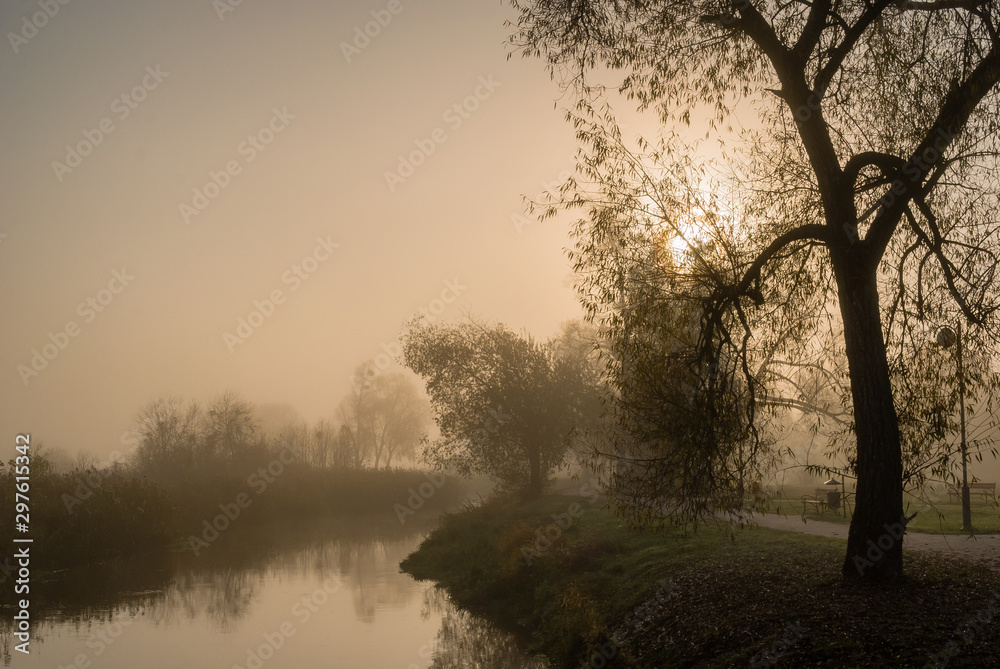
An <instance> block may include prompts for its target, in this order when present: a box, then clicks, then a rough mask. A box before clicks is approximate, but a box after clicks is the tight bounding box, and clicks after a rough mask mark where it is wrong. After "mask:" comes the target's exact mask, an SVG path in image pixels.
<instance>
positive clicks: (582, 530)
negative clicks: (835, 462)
mask: <svg viewBox="0 0 1000 669" xmlns="http://www.w3.org/2000/svg"><path fill="white" fill-rule="evenodd" d="M799 513H801V505H800V507H799ZM844 550H845V543H844V542H843V541H840V540H836V539H827V538H823V537H814V536H807V535H802V534H796V533H791V532H778V531H774V530H769V529H766V528H760V529H755V530H744V531H738V532H737V533H736V534H734V535H731V534H728V533H727V532H726V531H724V530H722V529H719V528H713V527H702V528H700V529H699V530H698V531H697V533H689V534H687V535H685V534H683V533H682V532H680V531H672V532H663V533H657V534H651V533H634V532H630V531H627V530H626V529H624V528H623V527H622V526H621V525H620V523H619V522H618V520H617V519H616V518H615V517H614V516H613V515H611V514H610V513H609V512H608V511H606V510H605V509H603V508H602V507H601V505H600V503H593V502H592V500H590V499H588V498H585V497H583V498H581V497H572V496H563V495H552V496H548V497H545V498H542V499H540V500H537V501H534V502H531V503H516V502H513V501H510V500H496V501H492V502H490V503H488V504H486V505H484V506H482V507H479V508H477V509H473V510H468V511H465V512H463V513H460V514H456V515H450V516H447V517H445V519H444V520H443V522H442V525H441V526H440V527H439V528H438V529H437V530H436V531H434V532H433V533H432V534H431V535H430V536H429V537H428V538H427V539H426V540H425V541H424V543H423V544H422V545H421V547H420V549H419V550H418V551H417V552H416V553H414V554H413V555H411V556H410V557H408V558H407V559H406V560H405V561H404V562H403V564H402V568H403V570H404V571H407V572H409V573H411V574H413V575H414V576H415V577H417V578H422V579H433V580H435V581H438V582H439V584H441V585H442V586H443V587H445V588H446V589H447V590H448V591H449V592H450V594H451V596H452V598H453V599H454V600H455V601H456V602H457V603H458V604H459V605H461V606H464V607H466V608H469V609H470V610H473V611H475V612H477V613H480V614H484V615H486V616H489V617H491V618H492V619H494V620H495V621H497V622H499V623H501V624H505V625H507V626H509V627H514V628H517V629H519V630H520V631H522V632H525V633H528V634H529V635H530V638H531V642H532V650H534V651H538V652H542V653H545V654H546V655H547V656H548V657H549V658H551V659H552V660H553V661H554V664H555V666H559V667H574V668H577V667H588V666H590V667H605V666H607V667H637V668H638V667H657V668H661V667H662V668H665V667H708V668H722V667H758V668H759V667H838V668H840V667H925V666H945V665H944V662H945V661H947V666H949V667H984V666H997V664H996V659H995V649H996V648H997V644H998V643H1000V576H998V575H997V574H995V573H993V572H989V571H987V570H985V569H980V568H973V567H969V566H967V565H964V564H961V563H954V562H951V561H948V560H945V559H941V558H929V557H926V556H922V555H915V554H911V553H909V552H907V553H906V554H905V564H906V570H907V578H906V579H905V580H904V581H902V582H900V583H899V584H896V585H895V586H894V587H886V588H860V589H855V588H851V587H847V586H845V585H843V584H842V583H841V580H840V567H841V564H842V562H843V558H844ZM609 656H611V659H610V660H607V658H608V657H609Z"/></svg>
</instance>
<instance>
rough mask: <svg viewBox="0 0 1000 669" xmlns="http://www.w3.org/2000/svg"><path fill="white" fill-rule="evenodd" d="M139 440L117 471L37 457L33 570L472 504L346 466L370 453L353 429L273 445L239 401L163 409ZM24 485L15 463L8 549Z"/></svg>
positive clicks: (388, 473)
mask: <svg viewBox="0 0 1000 669" xmlns="http://www.w3.org/2000/svg"><path fill="white" fill-rule="evenodd" d="M134 432H135V434H136V437H137V442H136V444H135V448H134V449H133V451H132V452H131V453H129V454H128V457H127V458H126V459H125V461H124V462H121V461H119V462H115V463H113V464H109V465H106V466H94V465H85V466H77V467H75V468H73V469H72V470H70V471H57V470H56V468H55V467H53V465H52V462H51V461H50V460H49V459H48V458H47V457H46V455H45V451H44V448H40V449H39V448H37V447H34V448H33V449H32V453H31V456H32V459H31V465H30V485H31V488H30V492H29V495H28V496H29V498H30V503H29V507H30V533H29V535H30V536H31V537H32V538H33V539H34V540H35V544H34V545H35V547H36V548H35V551H34V553H33V565H37V566H38V567H40V568H43V569H53V568H61V567H69V566H73V565H78V564H84V563H90V562H96V561H106V560H112V559H117V558H122V557H128V556H131V555H135V554H139V553H143V552H148V551H157V550H164V549H167V548H171V547H176V548H179V549H184V550H187V549H192V550H195V552H196V553H198V552H199V551H201V550H209V547H210V546H211V544H212V543H213V542H214V541H215V540H216V539H217V538H218V537H219V536H221V535H222V534H224V533H226V532H228V531H229V530H230V529H231V528H236V527H239V528H240V529H244V528H249V527H253V526H254V525H261V524H264V523H269V522H273V521H283V520H298V519H303V518H311V517H319V516H324V515H360V514H377V515H384V516H385V517H387V518H393V519H396V518H398V519H399V520H400V522H405V520H407V519H408V518H409V517H410V516H412V515H413V513H411V512H412V511H415V510H420V513H426V512H428V510H429V509H441V508H445V507H447V506H448V505H449V504H454V503H455V502H457V501H458V499H459V497H460V496H461V494H462V490H461V488H460V486H459V485H458V483H457V482H456V481H454V480H452V479H446V478H444V477H439V476H434V477H428V475H427V474H426V473H424V472H420V471H415V470H412V469H411V470H400V469H392V470H390V469H373V468H366V467H365V461H364V459H363V458H360V457H346V456H347V455H348V454H350V455H357V454H358V451H357V450H356V449H354V441H355V440H354V439H352V438H350V431H349V429H341V430H338V433H337V434H336V435H334V436H333V438H331V439H329V440H328V439H326V435H324V434H323V433H322V431H321V430H318V431H317V430H294V431H289V432H288V433H286V434H284V435H278V436H269V435H266V434H263V433H262V432H261V431H260V430H259V429H258V428H257V425H256V423H255V420H254V416H253V411H252V408H251V406H250V405H249V404H247V403H245V402H243V401H242V400H240V399H239V398H238V396H236V395H234V394H232V393H227V394H226V395H223V396H222V397H221V398H220V399H219V400H217V401H216V402H215V403H214V404H213V405H212V406H210V407H209V409H208V410H207V411H204V412H202V411H201V410H200V409H198V408H197V407H196V406H195V405H188V406H187V407H182V406H181V404H180V403H179V402H176V401H157V402H153V403H151V404H150V405H148V406H147V407H145V408H144V409H143V410H142V412H140V414H139V416H138V418H137V422H136V426H135V428H134ZM295 432H297V433H298V434H294V433H295ZM291 436H299V437H301V439H300V440H296V441H293V440H290V439H289V438H288V437H291ZM338 446H339V447H342V448H337V447H338ZM14 484H15V481H14V462H13V460H11V462H10V463H8V467H6V468H5V469H4V470H3V471H0V499H3V500H5V502H4V503H3V504H2V508H3V509H5V510H9V512H5V513H4V514H3V516H4V518H3V519H2V521H0V541H2V542H4V543H6V544H7V545H10V542H11V539H12V538H13V535H14V534H15V523H14V505H13V504H12V503H8V502H7V500H9V501H10V502H13V500H14V493H15V488H14ZM411 500H418V502H419V505H418V504H416V503H413V502H412V501H411ZM399 505H402V506H399ZM414 507H416V509H414ZM400 508H405V509H408V510H409V512H408V513H406V514H401V513H400V512H399V510H400ZM6 567H7V565H4V564H3V561H2V560H0V581H3V580H6V578H9V570H8V569H7V568H6Z"/></svg>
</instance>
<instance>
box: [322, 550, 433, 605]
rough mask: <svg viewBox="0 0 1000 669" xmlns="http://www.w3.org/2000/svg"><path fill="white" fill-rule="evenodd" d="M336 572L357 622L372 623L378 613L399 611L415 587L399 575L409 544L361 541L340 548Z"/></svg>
mask: <svg viewBox="0 0 1000 669" xmlns="http://www.w3.org/2000/svg"><path fill="white" fill-rule="evenodd" d="M341 549H342V550H341V556H340V557H341V559H340V572H341V573H343V574H349V577H348V583H349V584H350V587H351V595H352V597H353V600H354V614H355V615H356V616H357V618H358V620H360V621H362V622H366V623H374V622H375V614H376V613H377V612H378V611H379V610H380V609H387V608H400V607H402V606H403V605H405V604H406V603H407V602H408V601H410V599H411V598H412V597H413V596H414V595H415V594H416V593H417V591H418V590H419V587H420V586H418V585H417V584H416V583H414V582H413V580H412V579H410V578H409V577H406V576H403V575H402V574H400V573H399V568H398V565H399V563H400V562H401V561H402V560H403V558H405V557H406V556H407V555H408V554H409V553H410V551H411V550H412V545H410V543H409V542H399V541H378V540H371V541H364V542H352V543H350V544H346V545H344V544H341Z"/></svg>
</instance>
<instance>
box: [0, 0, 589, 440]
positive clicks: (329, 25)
mask: <svg viewBox="0 0 1000 669" xmlns="http://www.w3.org/2000/svg"><path fill="white" fill-rule="evenodd" d="M393 9H394V10H398V11H397V12H396V13H392V12H390V11H389V10H388V9H386V6H385V3H381V4H380V3H375V4H371V3H361V2H346V3H321V2H291V3H282V4H280V5H278V4H277V3H259V2H257V3H255V2H244V3H240V4H238V3H229V4H227V3H224V2H216V3H214V4H213V3H211V2H205V1H202V0H199V1H198V2H192V1H186V2H177V3H170V4H169V5H166V4H163V3H153V2H138V3H125V2H103V3H97V4H88V5H82V4H76V3H69V4H65V5H63V4H59V5H58V10H57V11H56V13H55V15H53V16H52V17H51V18H48V19H45V20H44V21H43V20H42V19H39V20H38V21H37V22H38V23H42V24H43V25H42V26H41V27H37V28H36V27H34V26H33V24H32V26H30V27H25V23H24V22H25V21H26V20H27V21H29V22H30V21H31V19H32V17H33V13H34V12H36V11H40V10H39V9H38V7H36V5H35V3H28V2H22V3H7V4H5V5H4V6H3V8H2V9H0V24H2V25H3V27H4V28H5V30H4V33H5V34H7V33H8V31H15V32H16V34H17V35H21V34H22V33H23V35H28V36H30V38H24V37H17V38H10V37H8V38H7V39H6V40H5V41H7V42H8V43H7V44H5V46H4V49H5V51H4V56H3V59H2V60H0V86H2V87H3V90H4V91H5V94H4V96H3V100H2V101H0V109H2V114H3V118H4V124H3V128H2V130H0V132H2V133H3V139H2V141H0V147H2V149H0V150H2V161H0V163H2V165H0V170H2V172H0V181H2V183H3V190H4V201H5V208H4V216H3V222H2V224H0V233H2V236H0V273H2V281H3V283H4V285H5V286H6V289H5V290H4V291H2V294H0V309H2V311H3V313H4V314H5V318H4V328H3V341H4V346H3V351H2V354H0V355H2V359H0V360H2V361H0V364H2V366H3V368H4V369H5V370H6V373H5V374H4V375H3V380H2V382H0V405H2V408H0V411H2V423H3V424H4V425H7V426H9V429H10V430H18V431H30V432H31V433H32V435H33V438H34V439H36V440H37V441H40V442H43V443H45V444H47V445H48V446H51V447H58V448H60V449H63V450H66V451H68V452H70V453H73V452H76V451H78V450H81V449H82V450H86V451H89V452H92V453H94V454H96V455H97V456H104V455H107V454H108V453H110V452H111V451H113V450H116V449H120V448H121V446H122V443H123V434H124V432H125V431H126V430H127V429H128V427H129V425H130V423H131V420H132V417H133V415H134V414H135V412H136V411H137V410H138V409H139V408H140V406H142V405H143V404H145V403H146V402H147V401H149V400H150V399H152V398H154V397H165V396H180V397H185V398H191V399H196V400H199V401H208V400H209V399H210V398H211V397H214V396H215V395H217V394H218V393H220V392H222V391H224V390H226V389H229V388H239V389H240V391H241V392H242V394H243V396H244V397H245V398H246V399H247V400H248V401H250V402H253V403H255V404H273V403H282V404H289V405H291V406H292V407H294V409H295V410H296V411H297V412H298V413H299V414H301V416H302V417H304V418H305V419H306V420H309V421H313V420H318V419H320V418H324V417H328V416H329V415H330V414H331V412H332V411H333V409H334V407H335V405H336V403H337V401H338V400H339V399H340V397H341V396H342V395H343V394H344V393H345V392H346V391H347V389H348V387H349V379H350V375H351V373H352V371H353V370H354V368H355V367H356V366H357V365H358V364H359V363H360V362H362V361H363V360H365V359H369V358H375V357H376V356H378V355H379V354H383V353H387V352H388V353H389V354H391V353H392V351H393V349H394V347H395V342H396V339H397V337H398V336H399V333H400V329H401V327H402V325H403V323H404V322H405V321H407V320H409V319H410V318H411V317H412V316H413V315H415V314H420V313H423V312H426V313H428V314H430V315H431V316H432V318H434V319H445V320H448V319H452V318H458V317H459V316H460V315H461V314H462V313H465V312H473V313H483V314H489V315H490V317H492V318H496V319H497V320H500V321H503V322H506V323H508V324H509V325H510V326H511V327H514V328H516V329H520V328H525V329H527V330H529V331H531V332H532V333H534V334H536V335H537V336H540V337H548V336H551V335H552V334H554V333H555V331H556V328H557V326H558V324H559V323H560V322H561V321H564V320H566V319H568V318H573V317H576V316H577V315H578V314H579V307H578V306H577V304H576V302H575V299H574V296H573V294H572V291H571V290H570V288H568V287H567V282H566V280H565V279H566V276H567V274H568V273H569V269H568V265H567V263H566V260H565V257H564V255H563V248H564V247H565V246H567V245H568V240H567V237H566V227H565V226H560V225H557V224H552V223H546V224H538V223H535V222H532V221H530V220H529V219H526V218H524V217H522V215H521V214H522V212H523V210H524V207H523V203H522V201H521V196H522V195H528V196H536V195H537V194H538V193H539V192H541V191H542V190H543V189H544V187H545V184H547V183H551V182H554V181H556V180H557V179H558V177H559V175H560V173H563V172H565V171H566V170H568V169H569V168H570V167H571V166H572V156H573V152H574V141H573V136H572V130H571V128H570V127H569V126H567V125H566V124H565V123H564V122H563V120H562V117H561V112H560V111H559V110H558V109H556V108H555V105H554V101H555V99H556V97H557V96H558V91H556V90H555V89H554V88H553V87H552V86H551V82H550V81H549V78H548V76H547V75H546V74H545V72H544V70H543V68H541V67H540V65H539V64H538V63H536V62H530V61H522V60H521V59H514V60H511V61H507V59H506V52H507V49H506V48H505V46H504V40H505V38H506V37H507V33H508V31H507V29H505V28H504V20H505V19H508V18H511V10H510V8H509V7H504V6H500V5H499V4H490V3H485V4H483V3H459V2H439V3H412V4H411V3H402V4H399V5H396V4H394V5H393ZM373 12H374V14H373ZM386 17H389V18H388V19H387V18H386ZM43 19H44V17H43ZM372 21H376V23H372ZM378 21H381V22H382V23H385V24H386V25H380V24H379V23H378ZM365 29H367V30H368V32H369V33H372V34H374V36H372V37H367V36H366V35H365V34H364V30H365ZM12 34H14V33H12ZM82 154H86V155H82ZM401 159H402V160H403V162H402V163H401ZM414 163H420V164H419V165H414ZM392 175H395V176H392ZM422 310H423V311H422ZM241 319H242V320H241ZM383 360H385V358H383Z"/></svg>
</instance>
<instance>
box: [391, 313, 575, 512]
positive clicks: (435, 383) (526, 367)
mask: <svg viewBox="0 0 1000 669" xmlns="http://www.w3.org/2000/svg"><path fill="white" fill-rule="evenodd" d="M403 357H404V360H405V363H406V365H407V366H408V367H409V368H410V369H412V370H413V371H415V372H416V373H417V374H419V375H420V376H422V377H423V378H424V380H425V381H426V383H427V393H428V394H429V395H430V397H431V406H432V408H433V410H434V414H435V419H436V420H437V424H438V428H439V429H440V432H441V436H440V438H439V439H437V440H436V441H434V442H433V443H431V444H429V446H428V449H427V452H426V454H425V455H426V457H427V459H428V460H429V461H430V462H431V463H433V464H434V465H436V466H437V467H440V468H454V469H455V470H457V471H458V473H459V474H461V475H463V476H469V475H471V474H486V475H488V476H490V477H491V478H493V479H494V481H496V482H497V483H498V484H499V485H500V487H501V488H502V489H504V490H516V489H521V490H522V491H523V492H524V493H525V494H526V495H527V496H529V497H531V496H537V495H539V494H540V493H541V492H542V490H543V488H544V485H545V481H546V479H547V478H548V476H549V474H550V473H551V472H552V471H553V470H555V469H556V468H557V467H559V466H560V465H561V464H562V462H563V458H564V456H565V454H566V449H567V445H568V444H569V441H570V438H571V435H572V432H573V428H574V426H575V424H576V419H577V414H576V413H575V409H576V407H578V406H579V402H580V396H581V393H580V383H581V376H580V374H579V372H578V371H576V370H577V368H576V366H574V365H571V364H567V363H565V362H562V361H560V359H559V358H558V357H556V356H554V355H552V353H551V350H549V349H547V348H546V347H544V346H542V345H540V344H538V343H537V342H536V341H535V340H534V339H532V338H531V337H530V336H521V335H518V334H515V333H514V332H511V331H510V330H508V329H507V328H506V327H504V326H503V325H492V326H487V325H482V324H479V323H476V322H468V323H463V324H459V325H427V324H421V323H419V322H414V323H411V324H410V327H409V330H408V331H407V332H406V333H405V334H404V336H403Z"/></svg>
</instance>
